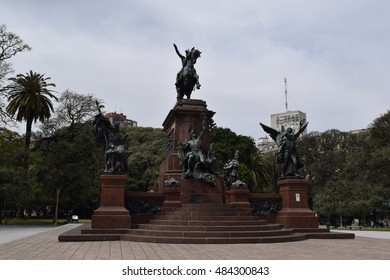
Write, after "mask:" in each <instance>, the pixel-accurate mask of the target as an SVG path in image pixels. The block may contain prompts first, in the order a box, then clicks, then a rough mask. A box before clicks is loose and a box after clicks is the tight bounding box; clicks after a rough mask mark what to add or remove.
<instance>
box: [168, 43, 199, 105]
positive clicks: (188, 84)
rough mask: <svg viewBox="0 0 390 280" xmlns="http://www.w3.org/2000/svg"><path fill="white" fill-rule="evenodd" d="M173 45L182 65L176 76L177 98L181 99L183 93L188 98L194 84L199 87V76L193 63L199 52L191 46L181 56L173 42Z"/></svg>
mask: <svg viewBox="0 0 390 280" xmlns="http://www.w3.org/2000/svg"><path fill="white" fill-rule="evenodd" d="M173 46H174V47H175V51H176V53H177V55H178V56H179V57H180V58H181V62H182V66H183V67H182V69H181V70H180V71H179V73H177V76H176V83H175V85H176V91H177V100H182V99H183V97H184V95H186V96H187V98H188V99H190V97H191V92H192V91H193V90H194V88H195V86H196V88H197V89H200V83H199V76H198V75H197V74H196V70H195V68H194V64H195V63H196V59H197V58H198V57H200V54H201V52H200V51H199V50H197V49H195V48H192V49H191V50H186V56H183V55H182V54H181V53H180V52H179V50H178V49H177V46H176V45H175V44H173Z"/></svg>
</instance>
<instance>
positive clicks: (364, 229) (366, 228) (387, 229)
mask: <svg viewBox="0 0 390 280" xmlns="http://www.w3.org/2000/svg"><path fill="white" fill-rule="evenodd" d="M332 229H333V230H349V229H348V228H345V227H338V228H332ZM361 231H390V228H385V227H384V228H372V227H362V229H361Z"/></svg>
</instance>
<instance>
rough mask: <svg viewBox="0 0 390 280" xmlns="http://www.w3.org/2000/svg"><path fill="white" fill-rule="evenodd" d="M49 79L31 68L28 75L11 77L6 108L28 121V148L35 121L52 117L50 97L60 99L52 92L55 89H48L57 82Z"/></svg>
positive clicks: (26, 140) (26, 144)
mask: <svg viewBox="0 0 390 280" xmlns="http://www.w3.org/2000/svg"><path fill="white" fill-rule="evenodd" d="M49 79H50V78H49V77H47V78H45V77H44V75H43V74H38V73H36V72H33V71H31V70H30V73H26V75H23V74H18V75H17V76H16V77H14V78H10V79H9V80H10V81H12V82H13V83H12V84H11V85H10V86H9V92H8V94H9V96H8V101H9V104H8V106H7V108H6V110H7V112H8V113H9V114H10V115H11V116H12V117H13V116H15V114H16V120H17V121H19V122H21V121H26V138H25V147H26V150H28V149H29V148H30V141H31V127H32V124H33V122H34V123H35V122H36V121H37V120H39V121H40V122H43V121H45V120H46V119H48V118H50V116H51V113H52V112H53V110H54V109H53V103H52V101H51V100H50V98H53V99H55V100H56V101H58V99H57V97H56V96H54V95H53V94H52V92H53V91H51V90H49V89H47V88H48V87H50V86H53V87H55V84H52V83H47V82H46V81H47V80H49Z"/></svg>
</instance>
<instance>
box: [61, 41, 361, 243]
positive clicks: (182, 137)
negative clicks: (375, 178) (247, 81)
mask: <svg viewBox="0 0 390 280" xmlns="http://www.w3.org/2000/svg"><path fill="white" fill-rule="evenodd" d="M174 49H175V51H176V53H177V55H178V56H179V57H180V58H181V61H182V68H181V69H180V71H179V72H178V74H177V76H176V83H175V87H176V103H175V104H174V106H173V108H172V109H171V110H170V111H169V112H168V114H167V116H166V118H165V120H164V122H163V124H162V125H163V127H164V129H165V131H166V133H167V140H166V143H167V149H168V151H167V155H166V157H165V159H164V160H163V161H162V163H161V165H160V168H159V176H158V178H157V180H156V185H157V194H158V195H159V197H162V200H163V202H162V207H160V206H159V207H160V209H159V210H162V211H160V212H159V213H158V214H157V215H156V216H153V217H152V218H151V219H149V220H147V221H144V222H142V223H140V222H138V223H134V224H133V225H132V224H131V222H132V219H131V216H130V213H129V210H127V209H126V208H125V207H124V205H125V202H124V197H125V183H126V179H127V174H126V172H127V170H128V168H129V167H128V165H127V158H128V156H129V153H128V152H127V151H126V149H125V144H126V141H127V139H128V135H122V134H120V133H119V131H118V130H117V129H116V128H115V127H112V125H111V124H110V122H109V121H108V120H107V119H106V118H105V117H104V116H103V115H102V113H101V111H100V108H101V106H100V105H99V104H97V105H98V111H99V113H98V114H97V115H96V116H95V120H94V122H93V131H94V133H95V136H96V140H97V143H98V144H100V145H101V146H102V147H103V153H104V155H105V168H104V171H103V173H102V174H101V176H100V180H101V194H100V206H99V208H98V209H96V210H95V211H94V213H93V216H92V223H91V225H90V226H89V225H84V226H82V227H80V229H75V230H74V231H70V232H67V233H64V234H62V235H60V236H59V240H60V241H87V240H89V241H95V240H130V241H136V242H156V243H157V242H163V243H193V244H202V243H203V244H211V243H212V244H215V243H222V244H226V243H263V242H288V241H299V240H304V239H307V238H327V236H329V237H330V238H353V237H354V236H353V235H345V234H344V235H343V236H341V235H340V234H333V233H329V230H328V229H323V230H320V229H318V221H317V219H316V217H315V213H314V212H313V211H311V210H310V209H309V208H308V201H307V187H308V181H307V180H306V179H304V178H302V177H300V176H299V175H298V170H299V169H300V167H301V166H302V164H301V163H300V161H299V157H298V152H297V148H296V143H295V141H296V139H297V138H298V136H299V134H300V133H301V131H303V130H304V129H305V128H306V126H307V123H304V122H302V123H301V124H300V129H299V130H298V132H296V133H294V131H293V130H292V129H291V128H288V129H287V130H284V129H283V130H282V131H276V130H273V129H271V128H268V127H267V126H264V125H262V126H263V128H264V129H265V130H266V131H267V132H268V133H269V134H270V135H271V137H272V138H273V139H274V140H275V141H276V142H277V143H278V145H279V152H278V156H277V161H278V163H280V164H283V174H282V178H281V179H280V180H279V181H278V185H279V188H280V194H281V195H275V196H276V199H278V201H280V198H281V199H282V209H281V210H280V211H279V213H278V214H277V222H278V224H276V223H275V221H274V220H273V221H272V222H270V223H268V222H267V221H266V220H265V219H264V217H261V216H259V215H255V214H253V209H252V206H251V203H250V200H251V199H252V201H253V199H256V197H259V196H256V197H255V196H252V197H251V198H250V195H251V194H250V193H249V190H248V187H247V185H246V184H245V183H244V182H242V181H240V177H239V173H238V167H239V162H238V157H239V151H236V152H235V154H234V156H233V159H232V160H231V161H229V162H228V163H226V164H225V165H224V174H223V176H222V175H219V174H217V172H216V171H215V170H216V168H215V161H216V157H215V155H214V151H213V145H212V143H210V130H209V128H210V120H211V119H212V117H213V116H214V114H215V112H213V111H211V110H209V109H208V108H207V104H206V102H205V101H203V100H198V99H191V93H192V91H193V90H194V89H199V88H200V83H199V76H198V74H197V73H196V70H195V68H194V65H195V63H196V60H197V59H198V58H199V57H200V54H201V52H200V51H199V50H197V49H195V48H192V49H188V50H186V51H185V53H186V55H185V56H184V55H182V54H181V53H180V52H179V50H178V48H177V46H176V45H175V44H174ZM184 96H186V97H187V98H186V99H184ZM148 194H150V196H149V197H152V195H151V194H153V193H144V198H146V197H148ZM154 194H156V193H154ZM258 195H261V194H258ZM269 198H270V197H268V199H269ZM263 199H264V198H263ZM265 199H267V198H265ZM266 203H267V201H266ZM160 205H161V204H160ZM264 206H265V205H264ZM161 208H162V209H161ZM263 208H266V210H267V211H268V210H270V209H271V206H269V207H268V206H267V207H263ZM271 210H272V209H271ZM268 212H270V211H268ZM134 219H135V218H134ZM297 229H301V231H297Z"/></svg>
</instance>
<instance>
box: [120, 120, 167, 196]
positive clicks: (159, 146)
mask: <svg viewBox="0 0 390 280" xmlns="http://www.w3.org/2000/svg"><path fill="white" fill-rule="evenodd" d="M127 132H128V133H129V134H130V143H129V147H128V149H129V151H130V153H131V154H130V156H129V158H128V164H129V179H128V184H127V185H128V189H130V190H136V191H137V190H138V191H140V190H141V191H147V190H151V189H153V187H154V183H155V181H156V179H157V178H158V175H159V167H160V164H161V162H162V161H163V159H164V156H165V155H166V152H167V149H166V145H165V141H166V133H165V132H164V131H163V130H162V129H159V128H151V127H133V128H130V129H128V130H127Z"/></svg>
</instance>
